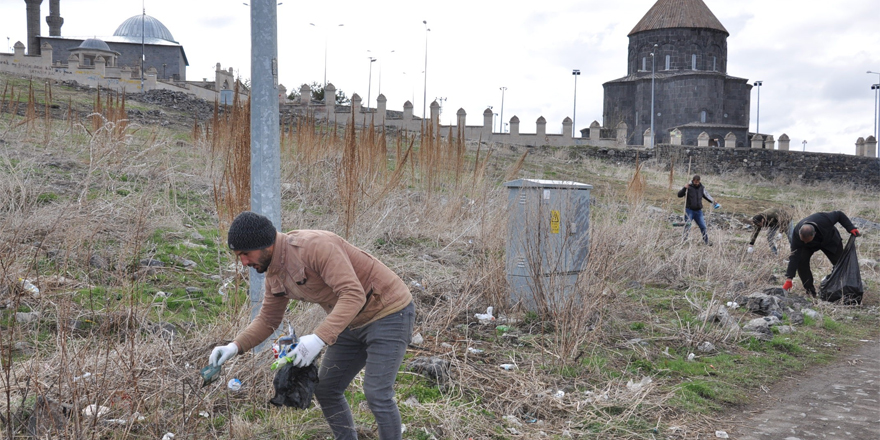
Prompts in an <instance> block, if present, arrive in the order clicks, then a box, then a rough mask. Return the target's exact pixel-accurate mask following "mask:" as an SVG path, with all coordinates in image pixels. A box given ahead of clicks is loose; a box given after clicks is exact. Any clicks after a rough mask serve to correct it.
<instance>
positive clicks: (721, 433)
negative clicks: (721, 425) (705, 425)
mask: <svg viewBox="0 0 880 440" xmlns="http://www.w3.org/2000/svg"><path fill="white" fill-rule="evenodd" d="M715 437H717V438H728V436H727V433H726V432H724V431H715Z"/></svg>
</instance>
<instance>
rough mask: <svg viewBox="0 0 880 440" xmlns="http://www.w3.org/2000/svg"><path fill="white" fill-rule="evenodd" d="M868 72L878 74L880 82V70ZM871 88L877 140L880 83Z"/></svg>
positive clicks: (879, 119) (879, 149)
mask: <svg viewBox="0 0 880 440" xmlns="http://www.w3.org/2000/svg"><path fill="white" fill-rule="evenodd" d="M868 73H870V74H874V75H877V80H878V82H880V72H874V71H871V70H869V71H868ZM871 90H873V91H874V140H877V135H878V132H877V126H878V124H880V118H878V112H880V104H878V102H877V100H878V94H880V84H874V85H872V86H871ZM877 151H880V148H878V149H877ZM877 157H880V154H878V156H877Z"/></svg>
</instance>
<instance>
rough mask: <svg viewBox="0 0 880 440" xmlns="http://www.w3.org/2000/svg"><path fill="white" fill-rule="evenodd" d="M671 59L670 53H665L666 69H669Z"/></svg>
mask: <svg viewBox="0 0 880 440" xmlns="http://www.w3.org/2000/svg"><path fill="white" fill-rule="evenodd" d="M671 61H672V56H671V55H666V70H669V69H670V67H669V66H670V65H671Z"/></svg>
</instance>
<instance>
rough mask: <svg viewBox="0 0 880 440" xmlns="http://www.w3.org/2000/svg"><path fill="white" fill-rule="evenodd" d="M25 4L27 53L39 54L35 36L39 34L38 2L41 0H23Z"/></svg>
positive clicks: (41, 1) (41, 0)
mask: <svg viewBox="0 0 880 440" xmlns="http://www.w3.org/2000/svg"><path fill="white" fill-rule="evenodd" d="M24 2H25V3H26V4H27V37H28V47H27V49H28V55H39V54H40V45H39V44H38V43H37V36H38V35H40V3H43V0H24Z"/></svg>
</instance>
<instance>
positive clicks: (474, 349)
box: [467, 347, 484, 354]
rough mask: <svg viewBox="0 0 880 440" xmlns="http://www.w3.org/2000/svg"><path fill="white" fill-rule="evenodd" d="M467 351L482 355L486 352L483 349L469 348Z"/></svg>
mask: <svg viewBox="0 0 880 440" xmlns="http://www.w3.org/2000/svg"><path fill="white" fill-rule="evenodd" d="M467 350H468V351H469V352H471V353H473V354H480V353H482V352H483V351H484V350H483V349H482V348H474V347H468V349H467Z"/></svg>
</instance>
